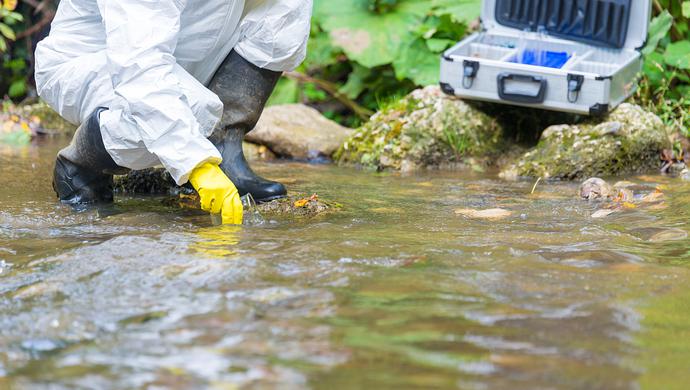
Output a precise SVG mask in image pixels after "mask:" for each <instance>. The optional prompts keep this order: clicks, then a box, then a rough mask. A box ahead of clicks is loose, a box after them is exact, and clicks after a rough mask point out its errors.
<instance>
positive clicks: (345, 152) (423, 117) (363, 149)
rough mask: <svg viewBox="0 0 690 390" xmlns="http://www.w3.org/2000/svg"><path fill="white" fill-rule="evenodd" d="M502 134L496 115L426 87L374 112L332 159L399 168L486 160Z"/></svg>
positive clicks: (496, 149)
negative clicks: (491, 115)
mask: <svg viewBox="0 0 690 390" xmlns="http://www.w3.org/2000/svg"><path fill="white" fill-rule="evenodd" d="M502 134H503V131H502V127H501V126H500V125H499V124H498V122H497V121H496V120H494V119H492V118H491V117H489V116H488V115H486V114H484V113H483V112H481V111H479V110H477V109H476V108H473V107H471V106H469V105H468V104H466V103H465V102H463V101H462V100H460V99H458V98H455V97H451V96H447V95H445V94H444V93H443V92H441V90H440V89H439V88H438V87H435V86H430V87H426V88H423V89H418V90H416V91H413V92H412V93H411V94H409V95H408V96H407V97H405V98H403V99H401V100H400V101H398V102H395V103H393V104H391V105H390V106H388V107H387V108H384V109H382V110H381V111H380V112H378V113H376V114H375V115H374V116H373V117H372V118H371V120H370V121H369V122H367V123H366V124H365V125H364V126H362V127H361V128H359V129H357V130H356V131H355V132H354V134H353V135H352V136H351V137H350V138H349V139H348V140H347V141H346V142H345V143H344V144H343V146H342V147H341V148H340V149H339V150H338V152H337V153H336V155H335V158H336V160H337V161H338V162H339V163H341V164H355V165H360V166H363V167H370V168H376V169H379V170H383V169H395V170H403V171H407V170H413V169H415V168H423V167H439V166H449V165H456V164H463V163H466V162H467V160H468V159H469V158H471V157H482V158H486V159H485V160H484V161H483V162H485V163H486V162H488V161H490V160H491V159H492V158H494V157H497V156H498V155H499V154H500V152H501V150H502V146H504V142H503V137H502ZM475 161H476V159H475Z"/></svg>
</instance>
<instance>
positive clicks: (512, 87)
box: [497, 73, 547, 104]
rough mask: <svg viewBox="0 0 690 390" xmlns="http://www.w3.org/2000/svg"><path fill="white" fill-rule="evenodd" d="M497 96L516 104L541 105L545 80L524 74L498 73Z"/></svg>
mask: <svg viewBox="0 0 690 390" xmlns="http://www.w3.org/2000/svg"><path fill="white" fill-rule="evenodd" d="M497 81H498V96H499V97H500V98H501V99H503V100H508V101H512V102H517V103H531V104H535V103H543V102H544V98H545V97H546V87H547V82H546V79H545V78H543V77H540V76H531V75H526V74H515V73H500V74H499V75H498V80H497Z"/></svg>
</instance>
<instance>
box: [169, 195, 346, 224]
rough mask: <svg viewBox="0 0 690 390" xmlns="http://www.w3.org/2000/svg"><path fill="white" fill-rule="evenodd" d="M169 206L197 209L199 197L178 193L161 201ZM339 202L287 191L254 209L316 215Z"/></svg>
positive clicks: (275, 214)
mask: <svg viewBox="0 0 690 390" xmlns="http://www.w3.org/2000/svg"><path fill="white" fill-rule="evenodd" d="M163 203H164V204H166V205H168V206H171V207H180V208H188V209H199V208H200V206H199V197H198V195H197V194H196V193H194V192H192V193H191V194H183V193H180V194H179V195H177V196H173V197H170V198H168V199H166V200H164V201H163ZM341 207H342V206H341V205H340V204H339V203H336V202H331V201H327V200H323V199H320V198H319V197H318V196H317V195H316V194H314V195H311V196H308V195H306V194H301V193H289V194H288V196H287V197H285V198H283V199H277V200H273V201H271V202H266V203H260V204H257V205H256V210H257V211H258V212H259V213H260V214H261V215H262V216H264V217H269V218H270V217H274V218H292V217H316V216H319V215H323V214H327V213H330V212H333V211H336V210H338V209H340V208H341Z"/></svg>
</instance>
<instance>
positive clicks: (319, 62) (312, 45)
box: [305, 29, 339, 69]
mask: <svg viewBox="0 0 690 390" xmlns="http://www.w3.org/2000/svg"><path fill="white" fill-rule="evenodd" d="M315 30H317V31H312V33H311V36H310V38H309V43H308V47H307V53H308V56H307V60H306V62H305V63H306V66H307V68H308V69H311V68H320V67H326V66H329V65H333V64H335V63H336V62H338V58H337V55H338V53H339V50H337V49H336V48H334V47H333V45H331V39H330V37H329V36H328V34H326V33H325V32H323V31H320V30H318V29H315Z"/></svg>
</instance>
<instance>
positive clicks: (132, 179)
mask: <svg viewBox="0 0 690 390" xmlns="http://www.w3.org/2000/svg"><path fill="white" fill-rule="evenodd" d="M115 191H116V192H118V193H121V194H130V195H133V194H143V195H164V196H167V198H165V199H163V203H164V204H166V205H167V206H171V207H181V208H192V209H198V208H200V206H199V198H198V196H197V194H196V192H195V191H194V190H193V189H191V188H189V187H180V186H178V185H177V184H175V181H174V180H173V179H172V177H171V176H170V174H169V173H168V172H167V171H166V170H165V169H163V168H149V169H144V170H141V171H131V172H129V173H128V174H126V175H119V176H115ZM256 207H257V210H258V211H259V212H260V213H261V214H263V215H265V216H269V217H271V216H273V217H314V216H317V215H322V214H325V213H328V212H332V211H335V210H337V209H339V208H340V207H341V206H340V205H339V204H338V203H335V202H331V201H328V200H323V199H320V198H319V197H318V196H317V195H311V196H306V195H305V194H300V193H289V194H288V196H287V197H286V198H284V199H278V200H274V201H272V202H267V203H261V204H258V205H257V206H256Z"/></svg>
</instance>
